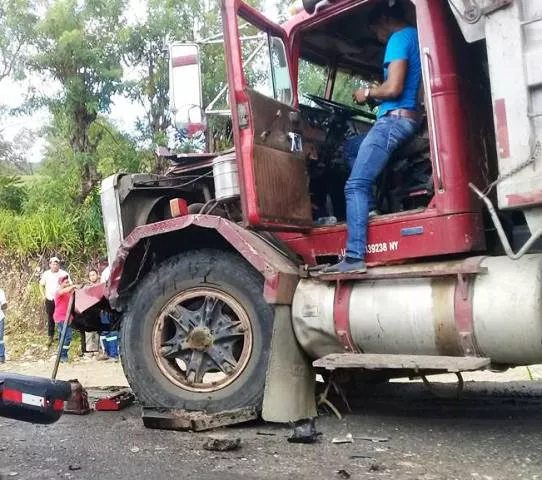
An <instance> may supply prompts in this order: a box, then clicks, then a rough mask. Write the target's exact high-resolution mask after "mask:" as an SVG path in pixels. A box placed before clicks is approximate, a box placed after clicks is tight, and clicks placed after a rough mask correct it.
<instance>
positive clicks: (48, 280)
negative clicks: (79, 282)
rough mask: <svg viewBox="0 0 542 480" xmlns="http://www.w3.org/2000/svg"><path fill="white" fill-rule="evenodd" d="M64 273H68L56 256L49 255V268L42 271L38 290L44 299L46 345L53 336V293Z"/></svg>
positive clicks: (50, 341) (51, 342) (51, 341)
mask: <svg viewBox="0 0 542 480" xmlns="http://www.w3.org/2000/svg"><path fill="white" fill-rule="evenodd" d="M66 275H68V273H67V272H65V271H64V270H62V269H61V268H60V260H59V259H58V257H51V258H50V260H49V270H46V271H45V272H43V274H42V276H41V278H40V292H41V296H42V298H43V300H44V301H45V312H46V313H47V334H48V335H49V340H48V342H47V346H48V347H50V346H51V345H52V344H53V340H54V336H55V321H54V318H53V315H54V313H55V293H56V290H57V288H58V279H59V278H60V277H63V276H66ZM68 278H69V276H68Z"/></svg>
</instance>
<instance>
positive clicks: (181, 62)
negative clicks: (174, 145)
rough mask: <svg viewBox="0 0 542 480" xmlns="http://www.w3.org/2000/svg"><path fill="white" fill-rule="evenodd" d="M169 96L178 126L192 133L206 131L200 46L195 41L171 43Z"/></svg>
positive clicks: (189, 134)
mask: <svg viewBox="0 0 542 480" xmlns="http://www.w3.org/2000/svg"><path fill="white" fill-rule="evenodd" d="M169 98H170V106H171V112H172V114H173V123H174V125H175V127H176V128H177V129H178V130H181V131H183V132H184V133H185V134H187V136H189V137H192V136H194V135H197V134H199V133H202V132H204V131H205V129H206V120H205V112H204V110H203V96H202V86H201V68H200V55H199V47H198V46H197V45H195V44H193V43H173V44H171V45H170V47H169Z"/></svg>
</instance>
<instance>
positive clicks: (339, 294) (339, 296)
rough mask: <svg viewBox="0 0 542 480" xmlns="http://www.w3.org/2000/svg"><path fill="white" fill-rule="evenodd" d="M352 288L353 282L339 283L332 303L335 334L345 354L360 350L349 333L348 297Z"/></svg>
mask: <svg viewBox="0 0 542 480" xmlns="http://www.w3.org/2000/svg"><path fill="white" fill-rule="evenodd" d="M353 286H354V285H353V282H340V283H339V284H338V285H337V288H336V290H335V298H334V301H333V320H334V324H335V334H336V335H337V338H338V339H339V340H340V341H341V343H342V344H343V345H344V350H345V352H354V353H359V352H360V349H359V348H358V346H357V345H356V343H355V342H354V339H353V338H352V334H351V332H350V296H351V295H352V288H353Z"/></svg>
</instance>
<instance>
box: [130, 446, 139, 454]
mask: <svg viewBox="0 0 542 480" xmlns="http://www.w3.org/2000/svg"><path fill="white" fill-rule="evenodd" d="M130 452H132V453H137V452H139V447H132V448H130Z"/></svg>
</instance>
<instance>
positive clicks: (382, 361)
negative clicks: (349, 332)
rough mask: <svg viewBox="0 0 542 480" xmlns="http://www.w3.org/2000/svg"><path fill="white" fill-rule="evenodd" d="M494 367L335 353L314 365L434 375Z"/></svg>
mask: <svg viewBox="0 0 542 480" xmlns="http://www.w3.org/2000/svg"><path fill="white" fill-rule="evenodd" d="M490 363H491V360H490V359H489V358H484V357H444V356H442V357H441V356H436V355H387V354H375V353H332V354H329V355H326V356H325V357H322V358H319V359H318V360H315V361H314V362H313V363H312V364H313V366H315V367H317V368H325V369H326V370H336V369H345V368H350V369H365V370H411V371H413V372H414V373H417V372H431V373H457V372H468V371H474V370H481V369H483V368H486V367H488V366H489V364H490Z"/></svg>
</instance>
